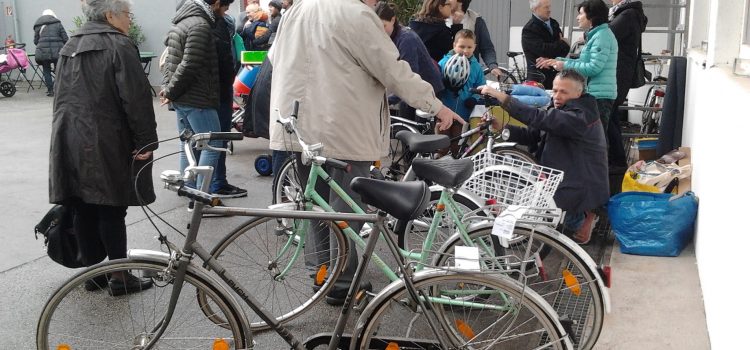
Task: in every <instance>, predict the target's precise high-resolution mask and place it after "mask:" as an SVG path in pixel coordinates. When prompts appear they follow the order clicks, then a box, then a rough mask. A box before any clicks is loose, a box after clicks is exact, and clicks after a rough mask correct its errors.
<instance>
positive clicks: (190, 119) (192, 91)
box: [160, 0, 222, 191]
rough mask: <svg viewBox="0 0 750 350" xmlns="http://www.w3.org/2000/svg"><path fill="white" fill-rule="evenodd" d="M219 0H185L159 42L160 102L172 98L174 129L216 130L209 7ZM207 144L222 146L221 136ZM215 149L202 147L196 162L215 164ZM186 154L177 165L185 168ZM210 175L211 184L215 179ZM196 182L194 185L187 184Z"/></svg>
mask: <svg viewBox="0 0 750 350" xmlns="http://www.w3.org/2000/svg"><path fill="white" fill-rule="evenodd" d="M218 8H219V0H184V1H183V2H182V3H181V4H180V6H179V8H178V10H177V13H176V14H175V16H174V19H173V20H172V23H173V26H172V28H171V29H170V30H169V33H168V34H167V39H166V40H165V41H164V44H165V45H166V46H167V48H166V50H167V52H166V57H165V59H164V64H163V65H162V66H161V73H162V75H163V76H164V80H163V83H162V85H163V89H162V91H161V92H160V96H161V99H162V104H167V103H171V104H172V107H174V109H175V111H176V112H177V127H178V129H179V132H182V131H183V130H184V129H185V128H187V129H190V130H192V131H194V132H196V133H202V132H212V131H221V126H220V125H219V117H218V114H217V110H218V108H219V68H218V66H219V65H218V58H217V54H216V45H215V43H214V35H213V27H214V26H215V23H216V19H215V16H214V12H215V11H216V10H217V9H218ZM209 145H211V146H212V147H217V148H219V147H221V146H222V142H221V141H217V140H214V141H210V142H209ZM218 159H219V152H217V151H213V150H209V149H206V150H203V151H202V152H201V154H200V157H199V159H198V165H200V166H212V167H214V168H216V164H217V161H218ZM187 165H188V164H187V157H186V155H185V154H184V152H182V154H180V169H181V170H184V169H185V168H186V167H187ZM202 180H203V179H202V178H201V177H200V176H199V177H198V179H197V183H198V184H202ZM215 180H216V172H214V174H213V178H212V181H211V188H209V189H203V190H209V191H210V190H216V189H218V188H219V185H220V184H219V183H217V182H216V181H215ZM188 185H190V186H195V184H188Z"/></svg>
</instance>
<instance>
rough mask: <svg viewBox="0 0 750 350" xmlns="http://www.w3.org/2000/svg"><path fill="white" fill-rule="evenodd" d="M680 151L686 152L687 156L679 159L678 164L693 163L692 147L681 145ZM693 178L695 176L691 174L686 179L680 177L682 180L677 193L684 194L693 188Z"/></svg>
mask: <svg viewBox="0 0 750 350" xmlns="http://www.w3.org/2000/svg"><path fill="white" fill-rule="evenodd" d="M680 151H681V152H685V158H682V159H680V160H679V161H677V165H679V166H685V165H688V164H692V163H691V162H692V160H691V158H690V147H680ZM692 178H693V176H692V175H691V176H688V177H686V178H684V179H680V182H679V183H678V184H677V194H682V193H685V192H687V191H690V190H691V189H692V180H691V179H692Z"/></svg>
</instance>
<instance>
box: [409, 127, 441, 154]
mask: <svg viewBox="0 0 750 350" xmlns="http://www.w3.org/2000/svg"><path fill="white" fill-rule="evenodd" d="M396 139H398V140H400V141H401V142H403V143H405V144H406V146H407V147H409V151H412V152H414V153H428V152H435V151H437V150H439V149H441V148H446V147H448V146H450V144H451V140H450V139H449V138H448V136H447V135H422V134H417V133H413V132H411V131H407V130H401V131H399V132H397V133H396Z"/></svg>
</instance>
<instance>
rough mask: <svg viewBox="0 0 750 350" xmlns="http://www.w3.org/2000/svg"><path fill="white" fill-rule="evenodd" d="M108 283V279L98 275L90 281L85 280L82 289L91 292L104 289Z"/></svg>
mask: <svg viewBox="0 0 750 350" xmlns="http://www.w3.org/2000/svg"><path fill="white" fill-rule="evenodd" d="M108 283H109V278H107V276H106V275H99V276H96V277H94V278H92V279H90V280H86V282H85V283H84V285H83V286H84V288H86V290H87V291H89V292H93V291H95V290H100V289H104V288H106V287H107V285H108Z"/></svg>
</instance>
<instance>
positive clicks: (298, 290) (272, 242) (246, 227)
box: [198, 217, 349, 331]
mask: <svg viewBox="0 0 750 350" xmlns="http://www.w3.org/2000/svg"><path fill="white" fill-rule="evenodd" d="M292 221H293V220H292V219H275V218H269V217H261V218H255V219H251V220H249V221H247V222H245V223H243V224H241V225H240V226H238V227H237V228H235V229H234V230H233V231H232V232H230V233H229V234H227V235H226V236H225V237H224V238H223V239H222V240H221V241H220V242H219V243H218V244H217V245H216V247H214V249H213V250H212V251H211V256H212V257H213V258H214V259H216V260H217V261H218V262H219V263H220V264H221V265H222V266H223V267H224V268H225V269H226V271H228V272H229V273H231V274H232V275H233V276H234V277H235V278H236V279H237V280H239V281H253V283H252V284H248V285H244V286H243V287H245V288H246V291H247V292H248V293H249V294H250V295H253V296H255V298H256V299H257V300H258V301H260V304H261V305H263V307H264V308H265V309H266V310H268V311H269V312H270V314H271V315H272V316H273V317H274V318H275V319H276V320H277V321H278V322H279V323H280V324H284V323H287V322H289V321H291V320H293V319H295V318H296V317H298V316H300V315H301V314H303V313H304V312H305V311H306V310H308V309H309V308H311V307H312V306H314V305H315V304H316V303H318V302H319V301H320V300H322V299H323V298H324V297H325V296H326V294H328V291H329V290H330V289H331V288H332V287H333V281H335V280H336V278H338V276H339V275H340V274H341V271H342V269H343V268H344V266H346V256H347V254H348V251H349V246H348V240H347V239H345V238H344V234H343V233H342V232H341V230H340V229H339V228H338V227H337V226H336V225H333V224H329V225H328V226H329V227H330V228H331V236H330V237H333V238H334V239H336V244H338V247H343V249H338V251H334V257H333V258H329V259H327V260H325V261H323V262H321V263H320V264H319V265H318V266H317V267H318V270H315V269H308V268H306V267H305V257H308V256H311V255H312V254H306V255H305V256H298V257H297V259H296V260H295V262H294V263H293V264H292V267H291V268H292V270H290V271H289V272H287V275H286V278H284V279H283V280H280V281H279V280H276V279H275V278H274V277H275V275H276V274H278V273H279V271H280V270H281V269H283V268H284V267H285V266H286V265H287V260H286V259H289V258H290V257H292V256H293V253H294V252H293V251H287V252H286V253H284V254H285V255H283V256H280V258H282V259H284V260H282V261H279V262H277V263H273V262H272V260H273V259H274V257H276V258H278V257H279V253H280V251H281V250H282V248H283V247H284V245H285V244H287V243H291V244H292V245H296V244H298V243H299V242H298V241H295V240H294V238H293V237H292V236H291V235H290V233H291V232H290V231H289V230H290V228H289V226H290V225H291V222H292ZM279 225H281V226H282V227H283V230H281V231H279V230H277V228H278V227H279ZM290 240H292V241H290ZM320 253H324V254H328V253H330V251H329V252H318V254H320ZM303 254H305V253H304V252H303ZM323 264H326V269H325V270H327V271H324V272H323V274H324V275H325V276H326V278H325V280H324V282H323V285H321V286H320V288H319V289H318V288H317V287H316V288H313V285H314V277H315V275H316V273H318V272H319V271H321V268H320V267H321V266H322V265H323ZM206 268H208V267H206ZM203 297H204V296H202V295H200V294H198V300H199V303H200V304H201V305H203V303H204V299H203ZM242 307H243V309H245V310H244V311H245V314H246V315H248V317H249V319H250V329H251V330H252V331H259V330H265V329H268V328H269V326H268V324H266V322H264V321H263V320H261V319H260V317H258V315H257V314H256V313H255V312H253V311H252V310H250V309H249V306H247V305H246V304H243V306H242ZM204 310H205V311H206V313H207V314H212V312H211V311H212V310H211V309H210V307H208V306H206V307H205V308H204ZM218 321H222V320H218Z"/></svg>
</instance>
